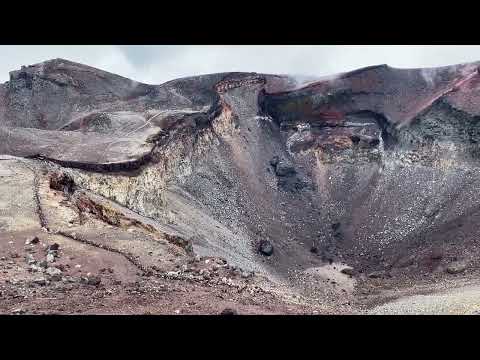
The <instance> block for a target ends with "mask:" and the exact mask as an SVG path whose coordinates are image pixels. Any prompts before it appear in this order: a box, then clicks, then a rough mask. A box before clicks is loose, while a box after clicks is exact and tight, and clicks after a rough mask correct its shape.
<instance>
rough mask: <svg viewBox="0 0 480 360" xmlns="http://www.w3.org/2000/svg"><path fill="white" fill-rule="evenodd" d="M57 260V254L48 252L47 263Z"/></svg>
mask: <svg viewBox="0 0 480 360" xmlns="http://www.w3.org/2000/svg"><path fill="white" fill-rule="evenodd" d="M54 261H55V256H54V255H53V254H47V263H52V262H54Z"/></svg>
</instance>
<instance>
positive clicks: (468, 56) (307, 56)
mask: <svg viewBox="0 0 480 360" xmlns="http://www.w3.org/2000/svg"><path fill="white" fill-rule="evenodd" d="M0 53H1V54H2V55H3V56H2V60H1V61H0V81H2V82H3V81H6V80H8V72H9V71H12V70H15V69H19V68H20V66H21V65H30V64H34V63H37V62H41V61H45V60H48V59H52V58H58V57H60V58H65V59H68V60H72V61H77V62H80V63H84V64H87V65H90V66H94V67H98V68H101V69H103V70H107V71H110V72H113V73H116V74H119V75H122V76H126V77H129V78H132V79H134V80H137V81H142V82H147V83H152V84H160V83H162V82H165V81H168V80H171V79H175V78H178V77H183V76H191V75H198V74H205V73H214V72H224V71H255V72H263V73H273V74H286V73H290V74H305V75H318V76H322V75H329V74H334V73H338V72H343V71H348V70H353V69H355V68H359V67H363V66H368V65H375V64H383V63H385V64H388V65H390V66H393V67H402V68H412V67H434V66H443V65H450V64H456V63H463V62H470V61H478V60H480V46H421V45H419V46H394V45H388V46H383V45H382V46H380V45H375V46H370V45H368V46H366V45H348V46H343V45H338V46H333V45H328V46H326V45H314V46H270V45H251V46H238V45H228V46H227V45H226V46H200V45H198V46H197V45H195V46H194V45H191V46H183V45H182V46H160V45H159V46H77V45H68V46H47V45H45V46H16V45H5V46H0Z"/></svg>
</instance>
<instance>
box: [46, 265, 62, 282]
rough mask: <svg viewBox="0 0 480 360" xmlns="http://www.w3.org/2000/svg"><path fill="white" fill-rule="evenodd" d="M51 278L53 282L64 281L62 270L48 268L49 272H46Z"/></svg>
mask: <svg viewBox="0 0 480 360" xmlns="http://www.w3.org/2000/svg"><path fill="white" fill-rule="evenodd" d="M45 272H46V273H47V274H48V275H49V276H50V279H51V280H52V281H60V280H62V270H60V269H58V268H56V267H53V266H51V267H48V268H47V270H46V271H45Z"/></svg>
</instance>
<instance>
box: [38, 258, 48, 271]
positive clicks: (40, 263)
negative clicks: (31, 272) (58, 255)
mask: <svg viewBox="0 0 480 360" xmlns="http://www.w3.org/2000/svg"><path fill="white" fill-rule="evenodd" d="M38 266H40V267H42V268H44V269H46V268H47V267H48V262H47V260H42V261H40V262H39V263H38Z"/></svg>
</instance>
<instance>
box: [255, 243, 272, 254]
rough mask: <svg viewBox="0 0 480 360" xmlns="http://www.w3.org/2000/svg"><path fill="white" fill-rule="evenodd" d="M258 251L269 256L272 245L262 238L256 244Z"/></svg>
mask: <svg viewBox="0 0 480 360" xmlns="http://www.w3.org/2000/svg"><path fill="white" fill-rule="evenodd" d="M258 251H260V253H261V254H262V255H265V256H270V255H272V254H273V245H272V244H271V243H270V241H268V240H262V241H260V244H259V246H258Z"/></svg>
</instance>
